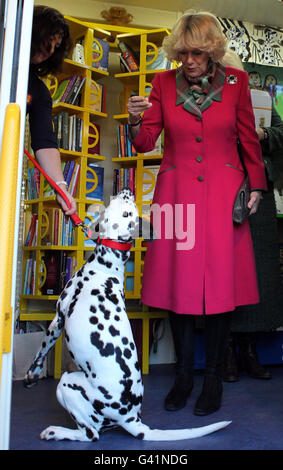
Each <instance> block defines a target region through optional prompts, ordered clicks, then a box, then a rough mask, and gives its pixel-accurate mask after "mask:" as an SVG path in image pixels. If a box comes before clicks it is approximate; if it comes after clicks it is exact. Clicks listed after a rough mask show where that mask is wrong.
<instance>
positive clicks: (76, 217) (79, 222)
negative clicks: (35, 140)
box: [24, 149, 132, 250]
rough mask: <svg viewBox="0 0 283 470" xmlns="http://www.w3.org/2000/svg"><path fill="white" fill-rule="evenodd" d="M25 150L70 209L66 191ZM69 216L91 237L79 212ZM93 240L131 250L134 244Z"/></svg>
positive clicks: (112, 246)
mask: <svg viewBox="0 0 283 470" xmlns="http://www.w3.org/2000/svg"><path fill="white" fill-rule="evenodd" d="M24 152H25V154H26V156H27V157H28V158H29V159H30V161H31V162H32V163H33V164H34V166H35V167H36V168H37V169H38V170H39V171H40V173H42V174H43V176H44V177H45V178H46V179H47V181H48V183H49V184H50V186H52V188H54V189H55V191H57V193H59V194H60V196H61V197H62V198H63V199H64V201H65V203H66V204H67V206H68V208H69V209H70V207H71V203H70V201H69V199H68V197H67V196H66V194H65V193H64V191H62V189H61V188H59V186H58V184H56V183H55V181H54V180H53V179H52V178H50V176H48V174H47V173H46V172H45V171H44V170H43V169H42V168H41V166H40V165H39V164H38V162H37V161H36V160H35V159H34V158H33V157H32V156H31V154H30V153H29V152H28V151H27V150H26V149H24ZM69 217H71V220H72V222H73V223H74V225H76V226H78V227H80V228H81V229H82V231H83V232H84V234H85V235H86V236H87V237H88V238H91V237H90V236H89V233H88V227H87V225H85V224H84V222H83V221H82V220H81V219H80V218H79V216H78V214H72V215H70V216H69ZM93 241H94V242H95V243H98V244H99V245H101V244H102V245H105V246H109V247H110V248H114V249H116V250H130V248H131V246H132V243H121V242H115V241H114V240H105V239H101V238H98V239H97V240H93Z"/></svg>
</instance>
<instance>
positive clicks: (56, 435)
mask: <svg viewBox="0 0 283 470" xmlns="http://www.w3.org/2000/svg"><path fill="white" fill-rule="evenodd" d="M61 429H64V428H60V426H48V428H46V429H44V431H42V432H41V433H40V439H45V440H46V441H50V440H52V439H53V440H55V441H60V440H61V439H64V437H62V432H60V431H61Z"/></svg>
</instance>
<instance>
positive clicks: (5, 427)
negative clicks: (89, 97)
mask: <svg viewBox="0 0 283 470" xmlns="http://www.w3.org/2000/svg"><path fill="white" fill-rule="evenodd" d="M33 4H34V2H33V0H25V1H24V5H23V18H22V31H21V41H20V54H19V66H18V80H17V92H16V103H17V104H19V106H20V108H21V132H20V146H19V148H20V153H19V165H18V185H17V202H16V207H15V211H16V213H15V234H18V233H19V220H20V202H21V182H22V168H23V147H24V134H25V115H26V102H27V86H28V73H29V63H30V42H31V31H32V19H33ZM16 10H17V1H16V0H8V15H9V13H10V14H13V21H14V23H15V18H14V17H15V15H16ZM11 21H12V20H11ZM7 33H8V16H7V31H6V34H5V48H6V41H7V42H8V38H7ZM9 38H10V41H9V42H8V44H7V54H10V56H13V46H14V34H13V35H12V34H11V36H10V33H9ZM8 49H9V51H8ZM4 54H5V52H4ZM4 67H5V62H4V60H3V71H4V72H6V67H7V71H8V70H9V74H10V80H8V79H6V78H5V79H4V80H5V82H4V83H5V89H6V93H5V91H4V90H3V95H2V88H3V82H2V80H1V91H0V103H1V114H2V110H3V108H4V106H3V105H2V99H3V101H4V102H5V103H6V104H8V102H9V97H10V83H11V70H12V57H11V60H10V61H8V60H7V65H6V67H5V68H4ZM3 76H4V74H2V77H3ZM5 107H6V106H5ZM4 109H5V108H4ZM2 130H3V117H2V116H1V115H0V132H1V141H2ZM17 257H18V236H15V237H14V246H13V279H12V295H11V306H12V309H13V313H14V312H15V306H16V305H15V304H16V298H15V294H16V287H17V286H16V281H17ZM12 321H13V323H12V324H13V325H14V322H15V318H14V317H13V319H12ZM12 365H13V335H12V342H11V352H9V353H7V354H3V357H2V375H1V389H0V449H3V450H6V449H8V448H9V440H10V413H11V392H12Z"/></svg>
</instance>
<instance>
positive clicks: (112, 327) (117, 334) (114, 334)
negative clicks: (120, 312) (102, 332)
mask: <svg viewBox="0 0 283 470" xmlns="http://www.w3.org/2000/svg"><path fill="white" fill-rule="evenodd" d="M109 333H110V334H111V335H112V336H119V335H120V331H118V330H116V328H114V326H113V325H111V326H110V327H109Z"/></svg>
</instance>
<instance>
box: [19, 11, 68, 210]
mask: <svg viewBox="0 0 283 470" xmlns="http://www.w3.org/2000/svg"><path fill="white" fill-rule="evenodd" d="M70 47H71V39H70V33H69V27H68V24H67V23H66V21H65V20H64V17H63V15H61V13H60V12H59V11H57V10H55V9H54V8H50V7H46V6H35V7H34V15H33V27H32V40H31V57H30V73H29V82H28V96H27V114H28V115H29V123H30V133H31V146H32V149H33V151H34V153H35V156H36V159H37V160H38V162H39V164H40V166H41V167H42V168H43V170H45V171H46V173H47V174H48V175H49V176H50V177H51V178H52V179H53V180H54V181H55V182H56V183H57V184H58V185H59V187H60V188H61V189H62V190H63V191H64V192H65V193H66V195H67V197H68V199H69V201H70V203H71V208H70V209H68V207H67V205H66V203H65V202H64V200H63V199H62V197H61V196H59V195H57V202H58V203H59V204H60V206H61V208H62V210H63V211H64V212H65V214H66V215H71V214H73V213H75V212H76V201H75V200H74V198H73V197H72V196H71V195H70V194H69V193H68V191H67V185H66V183H65V182H64V177H63V173H62V168H61V158H60V153H59V151H58V144H57V139H56V136H55V134H54V131H53V123H52V99H51V96H50V93H49V90H48V88H47V87H46V85H45V84H44V82H43V81H42V80H41V78H40V77H46V76H47V75H48V74H54V75H55V74H56V73H58V72H59V71H60V68H61V65H62V63H63V60H64V57H65V56H66V55H67V53H68V51H69V50H70Z"/></svg>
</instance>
